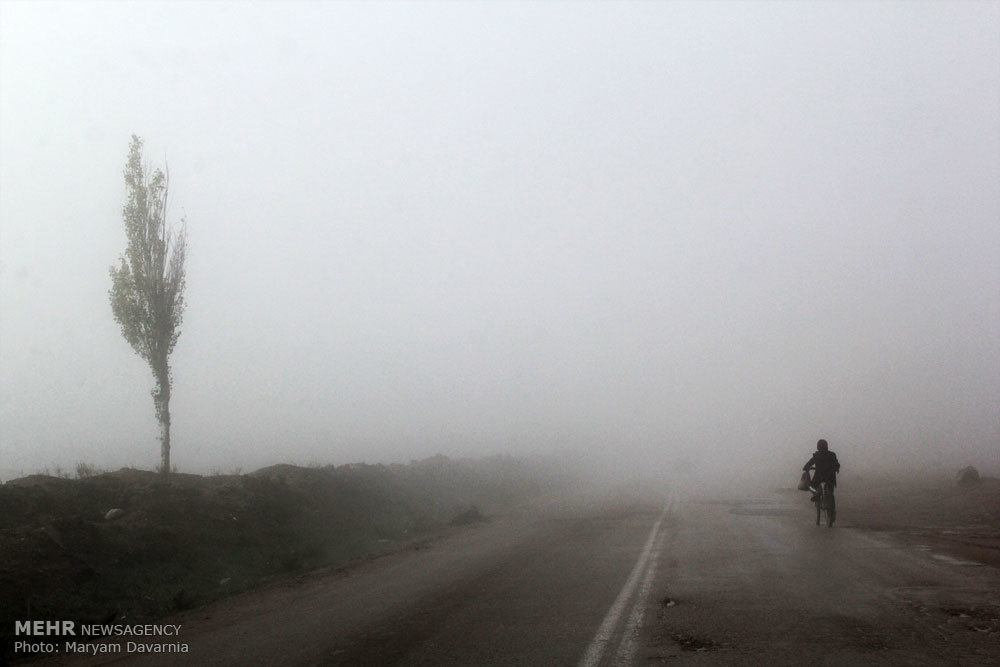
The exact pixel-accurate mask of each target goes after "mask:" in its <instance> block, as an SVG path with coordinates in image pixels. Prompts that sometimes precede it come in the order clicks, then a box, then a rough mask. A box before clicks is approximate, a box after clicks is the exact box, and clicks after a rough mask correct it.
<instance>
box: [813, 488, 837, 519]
mask: <svg viewBox="0 0 1000 667" xmlns="http://www.w3.org/2000/svg"><path fill="white" fill-rule="evenodd" d="M813 502H815V503H816V525H817V526H818V525H819V523H820V519H821V518H822V515H823V513H824V512H825V513H826V525H827V527H828V528H833V522H834V521H835V520H836V518H837V501H836V499H835V498H834V497H833V484H831V483H830V482H821V483H820V485H819V492H818V493H817V498H816V500H815V501H813Z"/></svg>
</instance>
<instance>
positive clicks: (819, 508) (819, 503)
mask: <svg viewBox="0 0 1000 667" xmlns="http://www.w3.org/2000/svg"><path fill="white" fill-rule="evenodd" d="M822 501H823V497H822V496H820V497H819V498H817V499H816V500H814V501H813V503H814V504H815V505H816V525H817V526H818V525H819V519H820V513H821V512H822Z"/></svg>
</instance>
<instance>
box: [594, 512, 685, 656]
mask: <svg viewBox="0 0 1000 667" xmlns="http://www.w3.org/2000/svg"><path fill="white" fill-rule="evenodd" d="M672 503H673V495H671V496H670V500H669V501H668V502H667V505H666V506H665V507H664V508H663V512H661V513H660V518H658V519H657V520H656V523H655V524H653V528H652V530H650V531H649V538H648V539H647V540H646V545H645V546H644V547H643V549H642V553H641V554H639V560H638V561H637V562H636V564H635V567H634V568H632V573H631V574H630V575H629V577H628V579H627V580H626V581H625V585H624V586H623V587H622V590H621V592H620V593H618V597H617V598H615V601H614V603H612V605H611V608H610V609H608V613H607V614H606V615H605V616H604V621H602V622H601V627H599V628H598V629H597V634H596V635H594V639H593V640H591V642H590V646H588V647H587V652H586V653H584V654H583V659H581V660H580V663H579V666H578V667H594V666H595V665H596V664H597V663H598V662H600V660H601V656H602V655H603V653H604V649H605V648H606V647H607V645H608V641H610V639H611V635H612V634H613V633H614V629H615V626H616V625H617V624H618V617H619V616H621V614H622V610H623V609H624V608H625V604H626V603H627V602H628V600H629V598H630V597H632V592H633V591H634V590H635V587H636V585H637V584H638V583H639V578H640V577H641V576H642V573H643V572H644V570H645V568H646V562H647V561H648V560H649V554H650V553H652V551H653V545H654V544H656V536H657V534H658V533H659V532H660V525H661V524H662V523H663V517H665V516H666V515H667V510H668V509H669V508H670V506H671V504H672Z"/></svg>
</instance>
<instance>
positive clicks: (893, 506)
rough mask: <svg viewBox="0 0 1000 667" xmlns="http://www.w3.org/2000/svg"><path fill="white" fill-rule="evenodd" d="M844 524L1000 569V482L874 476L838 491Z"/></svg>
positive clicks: (935, 477)
mask: <svg viewBox="0 0 1000 667" xmlns="http://www.w3.org/2000/svg"><path fill="white" fill-rule="evenodd" d="M837 504H838V508H837V509H838V514H839V516H840V517H841V518H843V521H844V524H845V525H849V526H856V527H858V528H865V529H871V530H882V531H886V530H887V531H892V532H893V533H895V534H897V535H898V536H900V537H901V538H903V539H905V540H907V541H909V542H912V543H914V544H917V545H924V546H928V547H934V549H935V550H938V551H945V552H947V553H949V554H951V555H953V556H955V557H958V558H963V559H966V560H972V561H977V562H980V563H985V564H987V565H992V566H994V567H1000V479H996V478H993V477H983V478H981V479H979V480H978V481H977V482H976V483H973V484H969V485H967V486H963V485H960V484H958V483H957V481H956V478H955V477H954V476H952V475H946V474H942V475H939V476H923V477H921V476H910V477H907V476H898V475H894V476H889V475H885V476H880V477H879V476H872V477H867V478H863V479H859V480H852V481H851V484H850V485H849V487H844V488H840V489H838V494H837Z"/></svg>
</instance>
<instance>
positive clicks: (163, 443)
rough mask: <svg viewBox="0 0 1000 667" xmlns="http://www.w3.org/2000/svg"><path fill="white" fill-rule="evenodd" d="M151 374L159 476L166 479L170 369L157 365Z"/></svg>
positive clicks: (168, 466)
mask: <svg viewBox="0 0 1000 667" xmlns="http://www.w3.org/2000/svg"><path fill="white" fill-rule="evenodd" d="M153 374H154V375H155V376H156V388H155V389H153V405H154V406H155V407H156V419H157V421H159V422H160V474H161V475H162V476H163V478H164V479H166V478H167V475H168V474H169V473H170V368H169V367H168V366H167V364H166V362H163V363H160V364H157V367H156V368H155V369H154V370H153Z"/></svg>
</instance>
